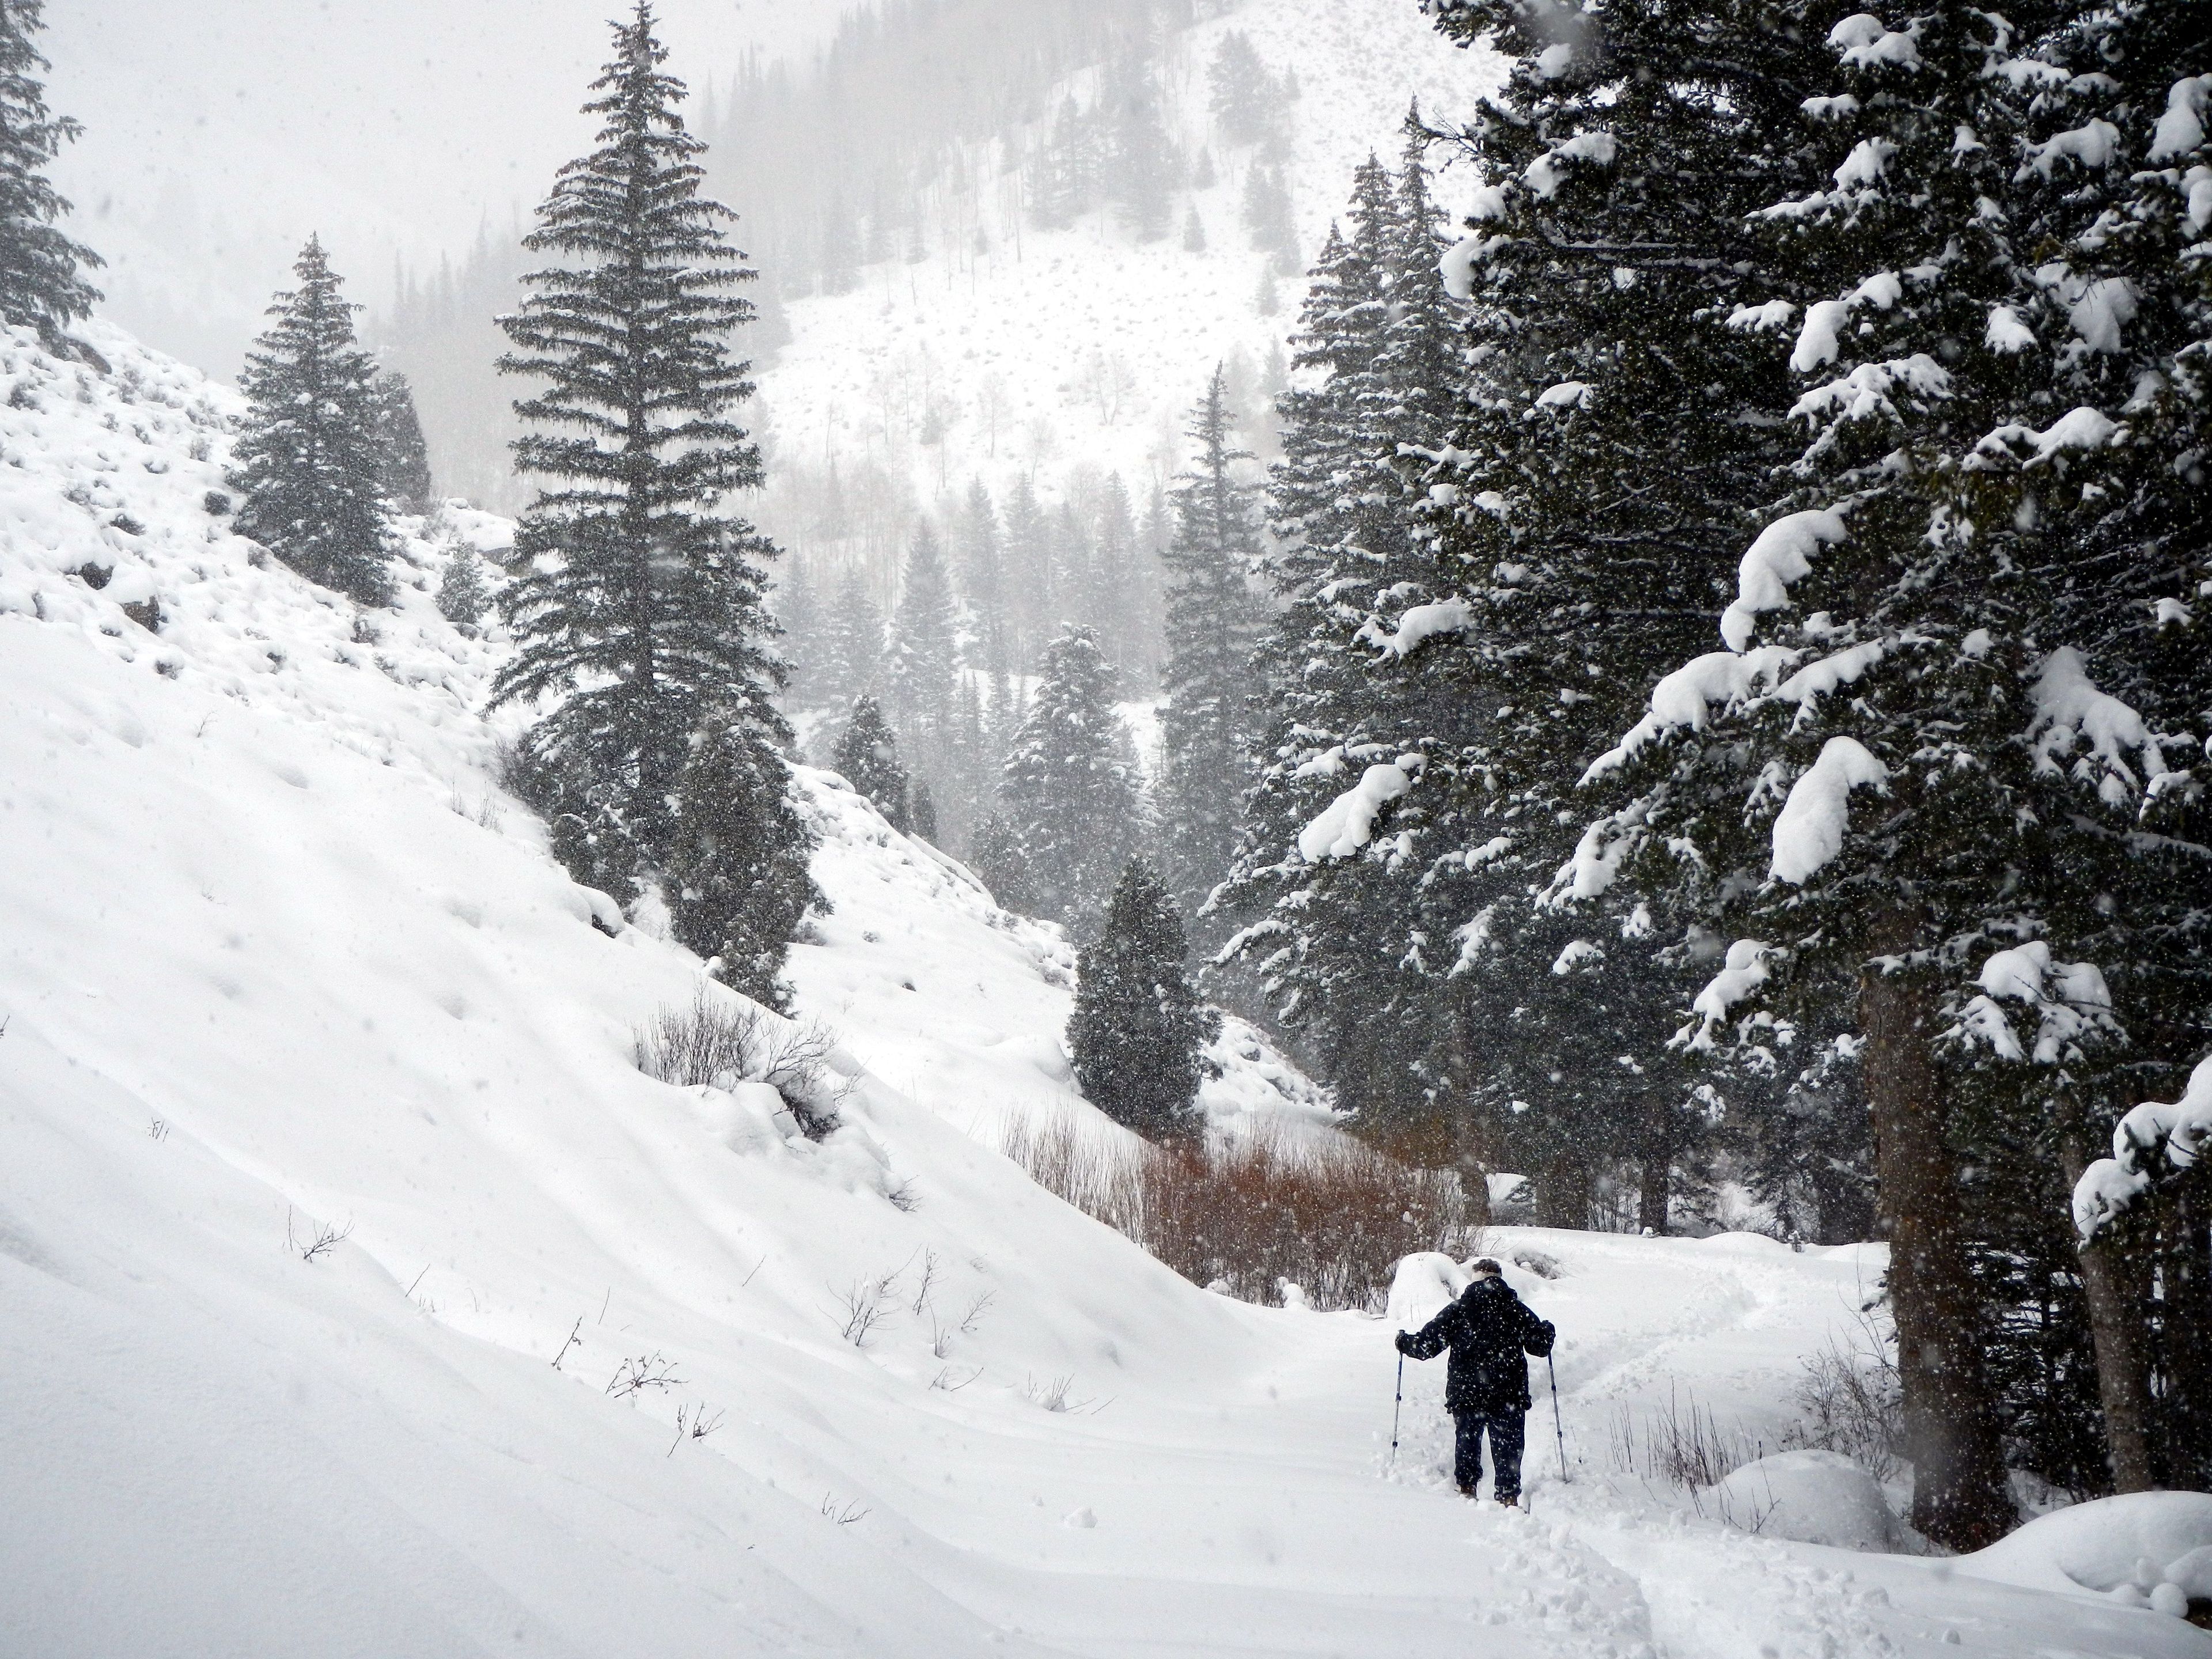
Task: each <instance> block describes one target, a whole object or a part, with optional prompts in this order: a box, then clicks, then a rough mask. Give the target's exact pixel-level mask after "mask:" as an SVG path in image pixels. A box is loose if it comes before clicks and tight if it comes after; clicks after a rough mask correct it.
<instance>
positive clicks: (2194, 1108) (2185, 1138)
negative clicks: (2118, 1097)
mask: <svg viewBox="0 0 2212 1659" xmlns="http://www.w3.org/2000/svg"><path fill="white" fill-rule="evenodd" d="M2207 1141H2212V1054H2208V1055H2206V1056H2205V1058H2203V1060H2199V1061H2197V1069H2196V1070H2195V1071H2194V1072H2192V1073H2191V1074H2190V1078H2189V1086H2188V1087H2187V1088H2186V1089H2184V1090H2183V1091H2182V1093H2181V1098H2180V1099H2179V1100H2177V1101H2174V1102H2173V1103H2171V1104H2168V1103H2166V1102H2163V1101H2156V1100H2147V1101H2145V1102H2144V1103H2142V1105H2140V1106H2138V1107H2136V1109H2134V1110H2133V1111H2131V1112H2130V1113H2129V1114H2128V1115H2126V1116H2125V1117H2124V1118H2122V1119H2121V1120H2120V1123H2119V1127H2118V1128H2116V1129H2114V1130H2113V1131H2112V1156H2111V1157H2110V1158H2099V1159H2098V1160H2097V1161H2096V1162H2095V1163H2094V1164H2091V1165H2090V1166H2089V1167H2088V1168H2087V1169H2086V1170H2083V1171H2082V1172H2081V1180H2079V1181H2077V1182H2075V1183H2074V1225H2075V1227H2077V1228H2078V1229H2080V1231H2081V1237H2082V1239H2083V1241H2084V1242H2087V1240H2090V1239H2093V1238H2094V1237H2096V1236H2097V1233H2098V1231H2099V1229H2100V1228H2102V1227H2103V1226H2105V1225H2106V1224H2107V1223H2108V1222H2110V1221H2112V1219H2113V1218H2115V1217H2117V1216H2118V1214H2119V1213H2120V1212H2122V1211H2123V1210H2124V1209H2126V1208H2127V1207H2128V1206H2129V1205H2130V1204H2132V1203H2134V1202H2135V1201H2136V1200H2137V1199H2138V1198H2141V1197H2142V1195H2143V1194H2145V1193H2147V1192H2148V1191H2149V1190H2150V1186H2151V1176H2152V1171H2153V1169H2154V1158H2153V1157H2152V1155H2153V1154H2154V1153H2163V1154H2164V1155H2165V1158H2166V1163H2167V1164H2170V1165H2172V1167H2173V1168H2174V1169H2177V1170H2186V1169H2188V1168H2189V1167H2190V1166H2191V1165H2192V1164H2195V1163H2196V1162H2197V1159H2198V1158H2201V1157H2203V1152H2204V1146H2205V1143H2206V1142H2207Z"/></svg>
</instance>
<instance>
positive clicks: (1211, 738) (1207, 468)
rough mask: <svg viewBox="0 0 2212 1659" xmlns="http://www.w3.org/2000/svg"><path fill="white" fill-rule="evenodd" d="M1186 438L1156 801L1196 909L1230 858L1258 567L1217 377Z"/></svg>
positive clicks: (1164, 836) (1242, 776)
mask: <svg viewBox="0 0 2212 1659" xmlns="http://www.w3.org/2000/svg"><path fill="white" fill-rule="evenodd" d="M1189 435H1190V437H1191V439H1192V441H1194V444H1195V445H1196V446H1197V453H1196V455H1195V457H1194V462H1193V465H1192V470H1191V471H1188V472H1187V473H1185V474H1183V475H1182V478H1181V480H1180V481H1179V482H1178V483H1177V484H1176V490H1175V506H1176V538H1175V540H1174V542H1173V543H1172V544H1170V546H1169V548H1168V550H1167V554H1166V556H1165V562H1166V564H1167V568H1168V574H1169V577H1170V583H1171V586H1170V589H1169V592H1168V600H1167V642H1166V643H1167V650H1166V662H1165V664H1164V667H1163V668H1162V671H1161V675H1160V682H1161V689H1162V690H1164V692H1165V693H1166V702H1165V705H1164V707H1163V708H1162V709H1161V711H1160V747H1161V771H1160V777H1159V781H1158V789H1157V792H1156V793H1157V799H1158V816H1159V819H1160V842H1161V851H1162V859H1163V863H1164V866H1165V872H1166V876H1167V879H1168V881H1169V883H1170V885H1171V888H1172V890H1174V891H1175V892H1176V894H1177V895H1178V896H1179V897H1180V898H1181V900H1182V902H1185V903H1187V904H1188V905H1189V906H1191V907H1192V908H1196V907H1197V906H1199V905H1200V904H1203V903H1204V902H1206V896H1207V895H1208V894H1209V893H1211V892H1212V890H1213V888H1214V886H1215V884H1217V883H1218V882H1219V881H1220V880H1221V879H1222V878H1223V877H1225V876H1226V875H1227V874H1228V873H1229V864H1230V860H1231V858H1232V857H1233V856H1234V855H1235V854H1236V851H1237V823H1238V813H1239V810H1240V806H1241V803H1242V801H1243V794H1244V789H1245V786H1246V780H1247V774H1248V770H1249V763H1248V759H1247V751H1248V748H1249V744H1248V738H1249V732H1250V730H1251V726H1252V721H1253V709H1252V706H1251V705H1252V697H1253V694H1254V692H1255V690H1257V686H1256V684H1255V680H1254V677H1253V673H1252V647H1253V645H1254V642H1255V637H1256V635H1257V632H1258V629H1257V627H1256V622H1257V618H1256V617H1255V605H1254V602H1253V597H1252V593H1251V589H1250V586H1249V574H1250V573H1251V572H1252V571H1254V570H1255V568H1256V567H1257V565H1258V562H1259V556H1260V530H1259V524H1258V521H1257V520H1258V513H1257V502H1256V501H1255V497H1256V495H1257V494H1258V491H1257V490H1256V489H1255V488H1254V487H1253V486H1252V485H1250V484H1249V483H1245V482H1243V480H1242V479H1240V478H1239V477H1237V471H1236V469H1237V463H1238V462H1240V461H1243V460H1247V459H1250V458H1249V455H1247V454H1246V453H1245V452H1243V451H1242V450H1239V449H1237V448H1235V447H1232V445H1231V441H1230V434H1229V409H1228V405H1227V404H1226V402H1225V398H1224V396H1223V390H1222V374H1221V371H1220V370H1219V369H1218V368H1217V369H1215V370H1214V373H1213V377H1212V380H1209V381H1208V382H1207V383H1206V395H1205V397H1204V398H1203V399H1202V400H1201V401H1200V404H1199V405H1198V408H1197V409H1196V410H1195V411H1194V415H1193V417H1192V424H1191V427H1190V428H1189Z"/></svg>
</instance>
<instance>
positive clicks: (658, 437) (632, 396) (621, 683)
mask: <svg viewBox="0 0 2212 1659" xmlns="http://www.w3.org/2000/svg"><path fill="white" fill-rule="evenodd" d="M615 43H616V56H615V58H614V60H613V61H612V62H611V64H608V66H607V68H606V70H605V72H604V73H603V74H602V75H601V76H600V77H599V80H597V81H596V82H593V83H592V90H593V91H594V92H595V93H596V94H599V96H598V97H596V98H595V99H594V100H592V102H590V103H588V104H587V105H586V106H585V108H586V112H587V113H589V114H592V115H595V116H597V117H599V118H600V121H601V126H600V129H599V138H598V148H597V149H594V150H593V151H592V154H590V155H586V156H585V157H583V158H581V159H580V160H578V161H571V162H569V163H568V164H567V165H566V166H565V167H562V169H561V173H560V175H559V178H558V180H557V182H556V185H555V186H554V189H553V191H552V194H551V195H550V197H548V198H547V199H546V201H545V202H544V204H542V205H541V206H540V207H539V209H538V224H537V228H535V229H534V230H533V231H532V233H531V234H530V235H529V236H528V237H527V238H526V239H525V245H526V246H527V247H529V248H530V249H531V250H532V251H533V252H538V253H541V254H550V255H553V256H555V257H556V259H557V260H558V263H556V264H551V265H549V266H547V267H545V268H544V269H542V270H537V271H534V272H532V273H531V274H530V275H529V276H527V277H526V279H525V280H526V283H527V284H528V285H529V287H530V288H531V289H532V290H533V292H532V294H531V295H530V296H529V297H528V298H527V299H526V301H524V302H523V305H522V307H521V309H520V311H518V312H516V313H513V314H511V315H509V316H507V317H504V318H502V319H501V327H502V328H503V329H505V331H507V337H508V338H509V339H510V340H511V341H512V343H513V347H514V349H513V352H511V353H510V354H509V355H508V356H506V357H504V358H502V359H501V368H502V369H503V370H505V371H506V372H507V373H510V374H520V375H525V376H526V377H528V378H529V379H530V380H532V382H533V383H534V384H535V385H536V386H537V387H538V390H536V391H535V392H533V393H532V395H531V396H529V397H528V398H525V399H524V400H522V401H521V402H520V403H518V404H516V405H515V408H516V411H517V413H518V414H519V415H520V416H521V417H522V418H523V420H524V421H525V422H526V423H527V424H528V425H529V427H530V428H532V430H530V431H529V432H528V433H527V435H525V436H524V437H523V438H522V439H521V440H520V441H518V442H517V444H516V446H515V459H516V465H517V466H518V468H519V469H520V471H522V472H524V473H525V474H526V475H529V476H532V477H537V478H539V479H541V480H544V488H543V489H542V490H541V491H540V493H539V495H538V497H537V499H536V500H535V501H533V502H532V505H531V507H530V508H529V510H528V511H527V512H526V513H525V514H524V515H523V518H522V520H521V523H520V527H519V530H518V533H517V538H516V558H517V563H516V568H517V573H518V574H517V575H516V577H515V579H514V580H513V581H512V582H511V583H509V585H508V586H507V590H506V592H504V594H503V595H502V600H501V603H502V608H503V610H504V611H505V612H506V615H507V620H508V623H509V624H510V626H511V627H512V628H513V630H514V634H515V638H516V642H517V646H518V649H517V652H516V654H515V656H514V657H513V659H512V660H511V661H509V662H508V663H507V665H505V666H504V667H502V668H501V671H500V673H499V676H498V678H497V680H496V681H495V685H494V696H495V701H496V702H509V701H514V700H518V699H519V700H523V701H536V700H540V699H550V700H556V702H555V707H554V708H552V709H551V711H550V713H549V714H546V715H545V716H544V718H543V719H541V720H539V721H538V724H537V725H536V726H533V727H532V730H531V732H530V734H529V738H528V740H527V742H528V746H529V748H530V750H531V751H532V757H534V759H535V760H536V762H537V763H538V765H539V768H540V769H541V770H543V771H545V772H548V773H551V774H556V775H564V776H574V777H576V778H580V779H581V780H583V781H584V793H586V795H587V796H588V797H589V799H590V800H591V803H592V813H591V816H592V819H593V820H594V821H595V822H599V823H603V824H605V825H606V826H608V829H610V830H618V831H619V836H617V837H615V838H614V839H619V840H621V841H624V842H628V843H629V845H630V846H631V847H632V848H635V850H636V852H637V854H639V857H640V860H641V864H642V865H643V866H646V867H647V869H649V868H650V866H653V865H654V864H657V863H658V862H659V860H661V859H662V858H663V857H665V856H666V855H667V854H668V851H669V849H670V848H671V847H672V845H673V842H674V839H675V836H676V831H677V824H676V816H677V809H676V797H677V793H678V784H679V781H680V779H681V777H682V775H683V773H684V769H685V766H686V763H687V760H688V758H689V756H690V749H691V744H692V735H693V733H694V732H695V730H696V728H697V726H698V724H699V722H700V720H702V717H703V716H704V715H705V714H706V712H707V711H708V710H709V709H712V710H714V711H717V712H716V715H715V718H716V719H717V720H718V721H720V722H721V723H722V725H723V726H725V727H727V726H730V725H731V723H732V722H739V723H741V722H744V721H747V720H750V721H752V722H754V723H755V726H756V729H757V732H758V733H759V734H760V736H761V738H762V740H763V742H769V741H781V740H784V739H786V738H787V737H788V732H787V728H786V727H785V726H784V725H783V722H782V720H781V716H780V715H779V714H777V713H776V711H775V708H774V706H773V704H772V702H771V701H770V700H771V697H772V696H773V695H774V692H775V689H776V687H777V686H778V684H780V683H781V666H780V665H779V664H778V663H777V662H776V660H775V658H774V656H773V655H772V654H771V653H770V650H769V641H770V640H771V638H772V637H773V635H774V632H775V624H774V623H773V621H772V620H771V619H770V617H769V615H768V612H767V610H766V607H765V603H764V589H765V578H764V574H763V568H762V567H763V562H764V561H765V560H766V559H767V558H768V557H769V556H771V555H772V553H773V551H774V550H773V549H772V548H771V547H770V546H769V544H768V543H767V542H766V540H765V539H764V538H762V537H761V536H760V535H759V534H758V533H757V532H756V531H755V530H754V529H753V527H752V526H750V524H748V523H746V522H745V521H744V520H743V519H740V518H736V517H733V516H729V515H726V514H718V513H716V512H715V510H714V509H715V508H716V507H718V505H719V504H720V501H722V499H723V497H724V496H725V495H727V494H728V493H729V492H732V491H734V490H741V489H750V488H753V487H755V486H757V484H758V483H760V479H761V462H760V452H759V449H758V447H757V446H756V445H754V444H753V443H752V442H750V441H749V440H748V438H747V436H746V434H745V432H744V428H741V427H739V426H738V425H737V424H735V423H734V422H733V421H732V419H731V418H730V415H731V411H732V408H733V407H734V406H735V405H736V404H738V402H740V401H741V400H742V399H744V398H745V397H747V396H749V395H750V392H751V391H752V386H751V383H750V380H748V379H747V378H746V374H747V366H746V365H745V364H744V363H743V362H739V361H738V360H736V359H734V358H733V357H732V356H731V354H730V349H729V342H728V335H729V332H730V331H731V330H732V328H734V327H736V326H738V325H740V324H743V323H744V322H745V321H747V320H748V319H750V317H751V315H752V307H750V305H749V304H748V303H747V302H746V301H744V300H743V299H741V298H739V297H738V296H737V295H734V294H732V293H730V292H729V291H728V290H729V289H731V288H732V287H733V286H735V285H737V284H738V283H743V282H744V281H746V280H748V279H749V278H750V276H751V275H752V272H751V271H750V270H748V269H746V268H745V266H744V264H743V262H742V256H740V255H739V253H738V252H737V250H736V249H734V248H732V247H731V246H729V245H728V244H727V242H726V240H724V232H725V227H726V224H727V223H728V222H730V221H731V219H732V217H733V216H732V214H731V213H730V211H729V210H728V209H726V208H725V207H723V206H721V205H720V204H719V203H715V202H713V201H709V200H708V199H706V198H704V197H702V196H701V195H700V194H699V185H700V180H701V177H702V174H701V170H700V165H699V155H700V151H701V149H702V146H701V144H700V143H699V141H698V140H697V139H696V138H694V137H691V136H690V134H689V133H688V132H686V131H685V130H684V124H683V120H682V118H681V117H680V116H679V115H678V112H677V106H678V103H679V102H680V101H681V100H682V99H683V98H684V86H683V83H682V82H679V81H677V80H675V79H674V78H672V77H671V76H667V75H665V74H663V73H662V72H661V70H660V64H661V63H662V61H663V59H664V58H665V52H663V50H662V48H661V46H660V44H659V41H658V40H656V39H655V38H654V35H653V15H652V13H651V11H650V9H648V8H647V7H646V6H644V5H642V4H641V5H640V6H639V7H638V9H636V11H635V14H634V15H632V17H631V18H630V19H629V21H626V22H623V23H621V24H618V25H617V26H616V27H615ZM595 839H596V842H597V843H598V844H599V845H600V846H601V847H603V848H605V847H611V845H612V844H613V841H612V840H611V839H610V836H609V835H608V834H607V833H601V834H599V835H598V836H596V837H595ZM762 855H763V856H764V857H765V856H769V855H770V853H769V849H763V853H762ZM597 861H598V862H599V868H600V869H601V872H602V873H603V874H605V873H606V870H605V864H604V861H603V860H597ZM619 874H620V876H621V877H622V878H623V880H624V881H627V880H629V878H642V877H643V876H644V872H643V871H641V870H632V871H626V872H619ZM760 914H762V915H768V914H769V912H768V911H763V912H761V913H760ZM754 948H755V949H756V950H757V951H759V952H772V951H774V950H780V949H781V938H779V939H775V940H773V941H771V940H769V939H761V940H759V941H757V946H756V947H754Z"/></svg>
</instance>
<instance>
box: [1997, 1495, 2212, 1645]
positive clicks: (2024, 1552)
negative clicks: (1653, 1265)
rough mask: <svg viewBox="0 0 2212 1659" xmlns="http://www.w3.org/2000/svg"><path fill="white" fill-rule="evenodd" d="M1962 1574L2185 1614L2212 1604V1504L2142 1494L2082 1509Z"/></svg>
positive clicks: (2019, 1536) (2026, 1532)
mask: <svg viewBox="0 0 2212 1659" xmlns="http://www.w3.org/2000/svg"><path fill="white" fill-rule="evenodd" d="M1958 1570H1959V1571H1960V1572H1962V1573H1966V1574H1968V1575H1969V1576H1971V1577H1976V1578H1987V1579H1992V1580H1995V1581H1996V1583H2001V1584H2023V1585H2027V1586H2028V1587H2029V1588H2031V1589H2047V1590H2057V1591H2058V1592H2060V1593H2062V1594H2072V1595H2081V1594H2084V1593H2088V1594H2094V1595H2108V1596H2111V1597H2112V1598H2113V1599H2115V1600H2117V1601H2124V1602H2127V1603H2128V1604H2130V1606H2136V1607H2155V1608H2157V1609H2158V1610H2159V1611H2160V1612H2162V1613H2174V1614H2176V1615H2179V1614H2182V1613H2187V1612H2188V1610H2189V1603H2190V1601H2191V1600H2192V1599H2194V1600H2203V1599H2205V1598H2207V1597H2212V1496H2208V1495H2207V1494H2205V1493H2203V1492H2130V1493H2127V1494H2126V1495H2124V1496H2123V1497H2119V1498H2099V1499H2097V1500H2096V1501H2095V1502H2094V1503H2090V1504H2075V1505H2074V1506H2073V1507H2072V1508H2070V1509H2063V1510H2055V1511H2054V1512H2052V1513H2051V1514H2050V1515H2045V1516H2039V1517H2038V1518H2037V1519H2035V1520H2033V1521H2031V1522H2028V1523H2027V1525H2026V1526H2024V1527H2022V1528H2021V1529H2020V1530H2019V1531H2018V1532H2016V1533H2014V1534H2012V1535H2011V1536H2010V1537H2009V1538H2004V1539H2001V1540H1999V1541H1997V1542H1996V1543H1994V1544H1992V1545H1990V1547H1989V1548H1987V1549H1985V1550H1978V1551H1976V1552H1975V1553H1973V1554H1972V1555H1969V1556H1967V1557H1966V1558H1965V1559H1962V1560H1960V1562H1959V1564H1958Z"/></svg>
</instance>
